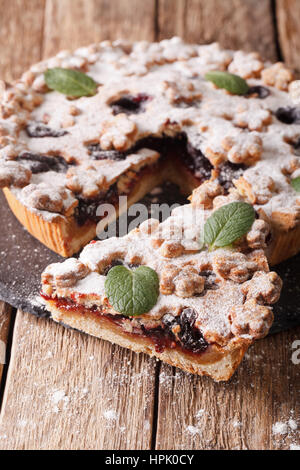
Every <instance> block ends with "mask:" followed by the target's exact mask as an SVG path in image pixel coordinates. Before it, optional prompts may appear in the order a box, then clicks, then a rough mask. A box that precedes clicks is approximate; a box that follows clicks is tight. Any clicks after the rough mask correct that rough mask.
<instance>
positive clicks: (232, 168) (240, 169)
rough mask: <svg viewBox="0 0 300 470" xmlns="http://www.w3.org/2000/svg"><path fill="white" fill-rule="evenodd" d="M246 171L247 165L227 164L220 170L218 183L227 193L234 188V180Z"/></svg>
mask: <svg viewBox="0 0 300 470" xmlns="http://www.w3.org/2000/svg"><path fill="white" fill-rule="evenodd" d="M246 169H247V167H246V165H240V164H236V163H231V162H225V163H223V164H222V165H221V166H220V167H219V168H218V181H219V183H220V185H221V186H223V188H224V189H225V192H226V193H227V192H228V191H229V189H230V188H232V187H233V180H235V179H238V178H239V177H240V176H242V174H243V173H244V171H245V170H246Z"/></svg>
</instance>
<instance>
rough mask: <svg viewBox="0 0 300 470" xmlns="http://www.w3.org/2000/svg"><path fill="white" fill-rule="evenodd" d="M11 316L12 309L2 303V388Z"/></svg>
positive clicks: (0, 342)
mask: <svg viewBox="0 0 300 470" xmlns="http://www.w3.org/2000/svg"><path fill="white" fill-rule="evenodd" d="M11 316H12V307H11V306H10V305H8V304H5V303H4V302H0V386H1V381H2V374H3V368H4V364H5V360H6V349H7V340H8V336H9V327H10V322H11Z"/></svg>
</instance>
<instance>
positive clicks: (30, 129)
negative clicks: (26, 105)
mask: <svg viewBox="0 0 300 470" xmlns="http://www.w3.org/2000/svg"><path fill="white" fill-rule="evenodd" d="M26 132H27V134H28V136H29V137H62V136H63V135H66V134H68V132H67V131H57V130H55V129H51V128H50V127H48V126H45V125H44V124H43V123H41V122H32V123H30V124H28V125H27V126H26Z"/></svg>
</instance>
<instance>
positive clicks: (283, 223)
mask: <svg viewBox="0 0 300 470" xmlns="http://www.w3.org/2000/svg"><path fill="white" fill-rule="evenodd" d="M70 72H71V73H72V72H73V73H77V74H80V77H81V78H79V79H78V80H79V83H77V84H76V86H75V87H74V83H73V81H72V80H71V81H70V80H69V81H68V74H70ZM49 73H50V75H49ZM220 74H221V75H220ZM222 74H223V75H222ZM49 76H51V77H50V78H51V80H50V79H49ZM76 77H77V78H78V76H76ZM292 83H293V75H292V73H291V72H290V71H289V70H288V69H287V68H286V67H285V66H284V65H283V64H281V63H277V64H274V65H272V64H270V63H268V62H265V61H264V60H263V59H262V58H261V57H260V56H259V55H258V54H255V53H246V52H241V51H237V52H235V51H230V50H224V49H222V48H220V46H219V45H217V44H211V45H202V46H199V45H195V44H194V45H191V44H185V43H184V42H182V41H181V40H180V39H179V38H173V39H170V40H164V41H161V42H159V43H147V42H136V43H128V42H125V41H115V42H113V43H111V42H108V41H105V42H103V43H100V44H94V45H92V46H90V47H84V48H80V49H77V50H76V51H75V52H72V53H71V52H68V51H63V52H60V53H59V54H58V55H57V56H55V57H54V58H51V59H49V60H46V61H44V62H41V63H39V64H36V65H34V66H32V67H31V68H30V70H29V71H28V72H26V73H25V74H24V75H23V76H22V77H21V79H20V80H19V81H17V82H15V83H14V84H12V85H8V84H5V83H2V85H1V87H0V94H1V98H0V186H1V187H3V188H5V189H4V192H5V195H6V198H7V200H8V203H9V205H10V207H11V209H12V210H13V212H14V213H15V215H16V216H17V217H18V219H19V220H20V221H21V223H22V224H23V225H24V226H25V227H26V228H27V229H28V230H29V232H30V233H32V234H33V235H34V236H35V237H37V238H38V239H39V240H40V241H41V242H43V243H45V244H46V245H47V246H48V247H49V248H51V249H52V250H54V251H56V252H58V253H60V254H61V255H63V256H71V255H72V254H73V253H75V252H77V251H78V250H79V249H80V248H81V247H82V246H84V245H85V244H86V243H87V242H88V241H90V240H91V239H92V238H94V236H95V234H96V227H97V224H98V222H101V220H102V219H103V215H102V214H101V213H100V214H99V212H97V209H98V206H99V205H100V204H103V203H109V204H112V205H114V206H116V214H118V212H120V211H122V210H123V209H122V208H119V204H118V199H119V196H126V197H127V198H128V204H129V205H130V204H132V203H133V202H135V201H137V200H139V199H140V198H141V197H143V196H144V195H145V194H146V193H147V192H148V191H149V189H151V188H153V187H154V186H155V185H157V184H160V183H161V182H162V181H163V180H165V179H168V180H171V181H173V182H174V183H177V184H179V185H180V187H181V189H182V191H183V192H184V193H185V194H187V195H188V194H190V193H191V192H192V190H193V189H194V188H195V187H197V186H199V185H202V184H204V185H205V186H204V189H203V194H204V196H203V197H204V204H206V205H207V207H208V208H211V207H212V199H213V198H214V197H217V196H226V195H227V194H230V195H232V197H233V198H240V199H242V200H245V201H247V202H250V203H251V204H252V205H253V206H254V207H255V209H256V211H257V213H258V214H259V215H260V217H261V218H262V219H264V220H267V221H268V222H269V223H270V225H271V235H270V237H269V240H268V247H267V251H266V253H267V256H268V259H269V260H270V262H271V263H273V264H274V263H277V262H279V261H281V260H283V259H285V258H288V257H290V256H292V255H294V254H296V253H297V252H298V251H299V248H300V222H299V215H300V205H299V192H297V191H298V190H299V189H298V190H297V188H299V185H298V186H297V184H294V182H295V181H296V182H297V181H298V180H299V171H300V157H299V141H300V140H299V139H300V110H299V108H297V106H296V105H295V104H294V103H293V101H292V95H290V94H289V92H288V90H289V86H293V84H292ZM72 84H73V85H72ZM207 182H209V183H212V184H213V188H214V190H213V192H212V191H211V190H210V189H209V190H208V192H209V194H208V195H207V194H206V191H207V188H208V187H209V186H207V185H206V183H207ZM114 217H115V215H114ZM105 223H106V222H105ZM101 228H102V226H101V225H100V228H99V230H100V229H101Z"/></svg>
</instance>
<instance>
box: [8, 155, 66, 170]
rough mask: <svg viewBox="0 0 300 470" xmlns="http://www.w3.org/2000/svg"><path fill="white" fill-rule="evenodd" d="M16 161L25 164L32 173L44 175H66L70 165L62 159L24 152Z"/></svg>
mask: <svg viewBox="0 0 300 470" xmlns="http://www.w3.org/2000/svg"><path fill="white" fill-rule="evenodd" d="M17 161H20V162H23V163H25V165H26V166H27V167H28V168H29V169H30V170H31V172H32V173H34V174H37V173H46V172H47V171H55V172H56V173H66V172H67V170H68V168H69V166H70V164H68V163H67V162H66V161H65V159H64V158H63V157H60V156H59V155H57V156H55V157H54V156H50V155H40V154H37V153H30V152H24V153H22V154H21V155H19V156H18V157H17Z"/></svg>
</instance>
